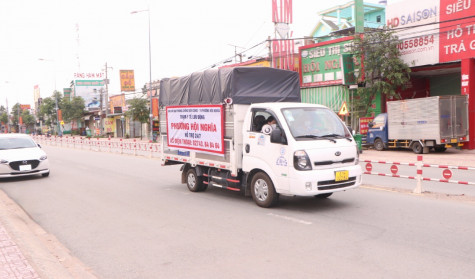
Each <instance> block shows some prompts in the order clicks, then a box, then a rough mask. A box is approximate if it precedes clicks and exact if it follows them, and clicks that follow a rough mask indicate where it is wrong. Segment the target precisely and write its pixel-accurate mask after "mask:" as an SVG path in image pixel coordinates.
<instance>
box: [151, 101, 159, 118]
mask: <svg viewBox="0 0 475 279" xmlns="http://www.w3.org/2000/svg"><path fill="white" fill-rule="evenodd" d="M152 114H153V116H154V117H158V99H157V98H153V99H152Z"/></svg>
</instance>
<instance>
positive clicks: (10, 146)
mask: <svg viewBox="0 0 475 279" xmlns="http://www.w3.org/2000/svg"><path fill="white" fill-rule="evenodd" d="M38 174H41V175H42V176H43V177H46V176H48V175H49V162H48V157H47V156H46V153H45V152H44V151H43V150H42V149H41V146H40V145H39V144H37V143H36V142H35V141H34V140H33V139H32V138H31V137H30V136H28V135H25V134H0V178H6V177H18V176H29V175H38Z"/></svg>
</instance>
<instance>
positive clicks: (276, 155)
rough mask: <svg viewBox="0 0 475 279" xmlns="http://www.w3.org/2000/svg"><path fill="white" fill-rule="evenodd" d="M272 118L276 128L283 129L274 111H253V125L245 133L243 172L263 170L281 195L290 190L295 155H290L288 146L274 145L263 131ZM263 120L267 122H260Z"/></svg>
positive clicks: (246, 128)
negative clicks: (289, 173) (291, 166)
mask: <svg viewBox="0 0 475 279" xmlns="http://www.w3.org/2000/svg"><path fill="white" fill-rule="evenodd" d="M271 116H272V117H274V118H275V119H276V127H282V125H281V121H280V120H279V119H278V118H277V117H276V116H275V114H274V113H273V112H272V111H268V110H266V109H258V108H257V109H253V110H252V119H251V125H250V127H244V131H243V133H244V139H243V148H244V150H243V170H244V171H251V170H253V169H261V170H263V171H264V172H266V173H267V174H268V175H269V177H270V178H271V179H272V180H273V182H274V187H275V188H276V190H277V192H280V193H281V192H285V191H288V190H289V185H288V171H289V166H290V165H291V164H292V160H291V159H292V158H293V157H292V156H293V154H290V153H291V151H290V149H289V148H288V145H287V144H284V143H272V142H271V140H270V134H268V133H264V132H263V131H262V126H264V125H266V120H267V119H269V117H271ZM262 119H265V120H264V121H263V122H260V121H262ZM262 123H263V124H262ZM266 127H268V126H266Z"/></svg>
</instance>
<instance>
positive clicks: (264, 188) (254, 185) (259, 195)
mask: <svg viewBox="0 0 475 279" xmlns="http://www.w3.org/2000/svg"><path fill="white" fill-rule="evenodd" d="M251 194H252V199H253V200H254V202H255V203H256V204H257V205H258V206H260V207H266V208H267V207H272V206H274V205H275V204H276V203H277V201H278V200H279V194H277V192H276V191H275V188H274V184H273V183H272V181H271V179H270V178H269V176H267V175H266V174H265V173H263V172H258V173H256V174H255V175H254V177H253V178H252V182H251Z"/></svg>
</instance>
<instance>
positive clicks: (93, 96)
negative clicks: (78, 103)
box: [74, 80, 105, 111]
mask: <svg viewBox="0 0 475 279" xmlns="http://www.w3.org/2000/svg"><path fill="white" fill-rule="evenodd" d="M104 85H105V84H104V80H76V81H75V88H74V92H75V95H76V96H78V97H82V98H83V99H84V105H85V106H86V109H87V110H89V111H91V110H99V108H100V106H101V90H104Z"/></svg>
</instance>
